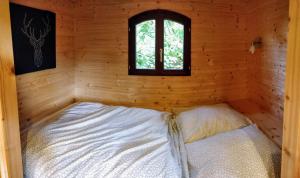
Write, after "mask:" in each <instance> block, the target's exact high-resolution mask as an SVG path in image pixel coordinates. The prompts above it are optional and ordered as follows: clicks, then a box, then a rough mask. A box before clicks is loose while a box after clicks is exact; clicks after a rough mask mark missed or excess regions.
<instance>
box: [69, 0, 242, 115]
mask: <svg viewBox="0 0 300 178" xmlns="http://www.w3.org/2000/svg"><path fill="white" fill-rule="evenodd" d="M245 5H246V1H241V0H234V1H227V0H217V1H211V0H200V1H183V0H178V1H171V0H161V1H147V0H142V1H122V0H113V1H94V0H88V1H86V0H81V1H77V3H76V7H75V8H76V13H75V14H76V16H75V19H76V22H75V23H76V31H75V51H76V55H75V56H76V67H75V83H76V92H75V93H76V98H77V99H78V100H95V101H101V102H104V103H108V104H118V105H120V104H121V105H127V106H140V107H147V108H155V109H160V110H171V109H172V108H174V107H189V106H193V105H199V104H203V103H218V102H222V101H226V100H237V99H243V98H246V97H247V77H248V75H247V66H246V64H247V61H246V53H247V49H246V42H245V40H246V38H245V23H246V22H245V20H246V19H245V18H246V17H245V15H244V10H243V8H244V7H245ZM157 8H160V9H169V10H173V11H176V12H179V13H182V14H184V15H187V16H189V17H190V18H191V19H192V48H191V51H192V76H191V77H149V76H128V32H127V29H128V18H129V17H131V16H133V15H135V14H137V13H139V12H142V11H145V10H149V9H157Z"/></svg>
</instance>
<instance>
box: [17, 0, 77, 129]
mask: <svg viewBox="0 0 300 178" xmlns="http://www.w3.org/2000/svg"><path fill="white" fill-rule="evenodd" d="M13 2H15V3H19V4H23V5H27V6H30V7H35V8H39V9H45V10H50V11H52V12H55V13H56V21H57V22H56V50H57V53H56V62H57V67H56V69H50V70H45V71H40V72H35V73H29V74H25V75H20V76H17V88H18V101H19V113H20V123H21V128H24V127H26V126H28V125H30V124H31V123H32V122H35V121H34V118H37V117H38V116H40V115H47V114H49V113H51V112H52V111H55V110H57V109H59V108H61V107H64V106H65V105H67V104H69V103H71V102H72V101H73V97H74V92H73V91H74V33H73V32H74V17H73V12H74V11H73V10H74V3H73V1H72V0H59V1H58V0H14V1H13Z"/></svg>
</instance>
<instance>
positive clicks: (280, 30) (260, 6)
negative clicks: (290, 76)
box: [246, 0, 289, 119]
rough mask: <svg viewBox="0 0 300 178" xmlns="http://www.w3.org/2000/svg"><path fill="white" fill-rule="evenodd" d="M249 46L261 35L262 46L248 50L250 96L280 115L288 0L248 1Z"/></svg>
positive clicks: (281, 112) (282, 102)
mask: <svg viewBox="0 0 300 178" xmlns="http://www.w3.org/2000/svg"><path fill="white" fill-rule="evenodd" d="M247 7H248V8H247V13H248V16H247V24H246V25H247V33H248V35H247V36H248V39H247V42H248V46H249V47H250V44H251V41H252V40H254V39H255V38H256V37H262V41H263V44H262V48H261V49H258V50H257V51H256V52H255V54H254V55H252V54H250V53H247V62H248V67H249V72H248V73H249V77H248V80H249V84H248V86H249V88H250V92H249V98H251V99H252V100H253V101H254V102H255V103H257V104H259V105H261V106H263V107H264V108H265V109H266V111H268V112H269V113H270V114H272V115H274V116H276V117H277V118H280V119H282V118H283V110H284V106H283V105H284V81H285V73H286V53H287V33H288V9H289V8H288V7H289V0H264V1H261V0H252V1H249V3H248V4H247Z"/></svg>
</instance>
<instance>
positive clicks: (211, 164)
mask: <svg viewBox="0 0 300 178" xmlns="http://www.w3.org/2000/svg"><path fill="white" fill-rule="evenodd" d="M186 148H187V152H188V163H189V168H190V177H191V178H225V177H226V178H274V177H280V158H281V156H280V150H279V148H278V147H277V146H276V145H275V144H274V143H272V142H271V141H270V140H269V139H268V138H266V136H265V135H263V133H261V132H260V131H259V130H258V129H257V128H256V126H254V125H251V126H248V127H245V128H243V129H236V130H233V131H229V132H225V133H221V134H218V135H215V136H212V137H208V138H206V139H203V140H199V141H196V142H193V143H190V144H186Z"/></svg>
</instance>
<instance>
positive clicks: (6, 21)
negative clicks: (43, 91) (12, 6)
mask: <svg viewBox="0 0 300 178" xmlns="http://www.w3.org/2000/svg"><path fill="white" fill-rule="evenodd" d="M0 12H1V13H0V24H1V28H0V39H1V40H0V177H2V178H22V177H23V167H22V155H21V142H20V127H19V117H18V102H17V86H16V76H15V74H14V72H13V71H14V70H13V69H14V61H13V60H14V58H13V48H12V38H11V22H10V13H9V1H8V0H1V1H0Z"/></svg>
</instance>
